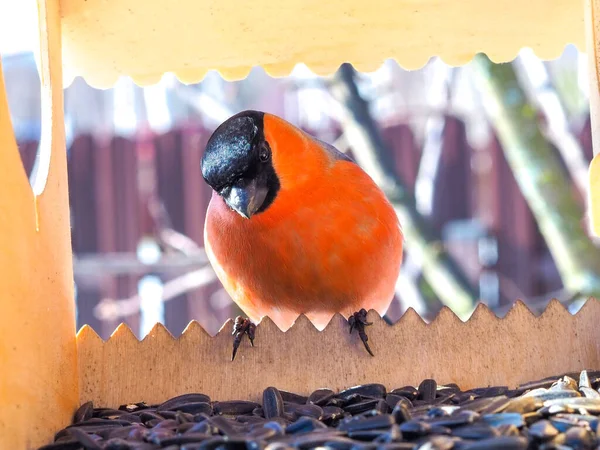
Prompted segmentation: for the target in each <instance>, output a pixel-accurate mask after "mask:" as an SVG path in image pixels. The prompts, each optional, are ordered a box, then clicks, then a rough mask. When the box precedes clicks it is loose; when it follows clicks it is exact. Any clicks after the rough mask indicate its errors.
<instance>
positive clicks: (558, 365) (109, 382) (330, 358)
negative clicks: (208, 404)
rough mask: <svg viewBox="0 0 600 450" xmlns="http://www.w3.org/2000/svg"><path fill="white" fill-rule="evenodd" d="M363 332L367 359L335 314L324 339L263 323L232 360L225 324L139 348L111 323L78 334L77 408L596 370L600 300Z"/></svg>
mask: <svg viewBox="0 0 600 450" xmlns="http://www.w3.org/2000/svg"><path fill="white" fill-rule="evenodd" d="M369 318H370V319H371V320H372V321H373V322H374V324H373V326H371V327H369V328H368V333H369V342H370V344H371V347H372V348H373V351H374V352H375V357H370V356H369V355H368V354H367V353H366V352H365V350H364V348H363V347H362V343H361V342H360V341H359V339H358V337H357V336H356V334H353V335H349V333H348V324H347V322H346V320H345V319H344V318H342V317H341V316H339V315H338V316H335V317H334V318H333V320H332V321H331V322H330V324H329V325H328V326H327V328H325V330H323V331H322V332H319V331H317V330H316V329H315V328H314V326H313V325H312V324H311V323H310V322H309V321H308V319H307V318H306V317H304V316H300V317H299V318H298V320H297V321H296V324H295V325H294V326H293V327H292V328H291V329H289V330H288V331H287V332H285V333H283V332H281V331H280V330H279V328H277V327H276V326H275V324H274V323H273V322H271V320H270V319H263V321H262V322H261V323H260V324H259V325H258V327H257V332H256V341H255V347H254V348H252V347H250V344H249V343H248V342H247V340H245V342H244V343H243V344H242V346H241V347H240V352H239V353H238V356H237V358H236V360H235V361H234V362H231V361H230V357H231V345H232V337H231V334H230V329H231V328H230V327H231V322H227V323H226V324H225V325H224V327H223V328H222V329H221V331H220V332H219V333H218V334H217V335H216V336H215V337H211V336H209V335H208V334H207V333H206V332H205V331H204V330H203V329H202V328H201V327H200V326H199V325H198V324H197V323H196V322H191V323H190V325H189V326H188V327H187V329H186V330H185V331H184V333H183V334H182V335H181V336H180V337H179V338H178V339H175V338H173V336H171V335H170V334H169V332H168V331H167V330H166V329H165V328H164V327H163V326H162V325H160V324H158V325H156V327H155V328H154V329H153V330H152V331H151V332H150V333H149V334H148V336H146V337H145V338H144V339H143V340H142V341H141V342H140V341H138V340H137V339H136V338H135V336H134V335H133V333H132V332H131V330H129V329H128V328H127V327H126V326H123V325H121V326H119V328H117V330H116V331H115V332H114V334H113V335H112V337H111V338H110V339H108V340H107V341H106V342H104V341H102V339H100V338H99V337H98V335H97V334H96V333H95V332H94V331H93V330H92V329H91V328H90V327H87V326H85V327H83V328H82V329H81V330H80V332H79V334H78V338H77V341H78V350H79V373H80V377H81V378H80V386H81V398H80V401H81V402H85V401H88V400H92V401H93V402H94V404H95V405H97V406H100V405H102V406H108V407H116V406H119V405H120V404H123V403H125V402H137V401H146V402H149V403H157V402H162V401H164V400H166V399H167V398H169V397H171V396H175V395H178V394H183V393H189V392H202V393H205V394H208V395H210V396H211V398H212V399H215V400H227V399H229V400H231V399H249V400H259V399H260V398H261V397H260V396H261V393H262V390H263V389H264V388H266V387H268V386H271V385H273V386H277V387H278V388H280V389H285V390H289V391H293V392H298V393H302V394H308V393H310V392H311V391H312V390H314V389H316V388H319V387H329V388H332V389H342V388H345V387H349V386H353V385H356V384H361V383H368V382H378V383H383V384H385V385H386V386H387V387H388V388H394V387H401V386H403V385H406V384H412V385H418V383H419V382H420V381H421V380H422V379H424V378H429V377H433V378H435V379H436V380H438V382H440V383H450V382H454V383H457V384H458V385H459V386H461V387H462V388H463V389H466V388H472V387H477V386H487V385H505V384H508V385H511V386H514V385H516V384H518V383H521V382H525V381H529V380H532V379H537V378H543V377H546V376H552V375H555V374H560V373H562V372H567V371H577V370H582V369H584V368H587V369H599V368H600V328H599V327H598V320H599V319H600V301H598V300H589V301H588V302H587V303H586V304H585V305H584V307H583V308H582V310H581V311H579V312H578V313H577V314H576V315H571V314H569V313H568V312H567V311H566V310H565V309H564V307H563V306H562V305H560V303H559V302H558V301H556V300H553V301H552V302H551V303H550V304H549V306H548V307H547V309H546V311H545V312H544V313H543V314H542V315H541V316H540V317H535V316H534V315H533V314H532V313H531V312H530V311H529V309H528V308H527V307H526V306H525V305H524V304H523V303H521V302H517V303H516V305H515V306H514V307H513V308H512V310H511V311H510V312H509V313H508V314H507V315H506V316H505V317H504V318H502V319H499V318H497V317H496V316H495V315H494V314H493V313H491V312H490V310H489V309H488V308H487V307H486V306H483V305H480V306H479V307H478V308H477V309H476V310H475V312H474V313H473V315H472V316H471V318H470V319H469V320H468V321H467V322H462V321H461V320H459V319H458V318H457V317H456V316H455V315H454V314H453V313H452V312H451V311H450V310H449V309H443V310H442V311H441V313H440V314H439V315H438V317H437V318H436V319H435V320H434V321H433V322H432V323H430V324H425V323H424V322H423V321H422V320H421V318H420V317H419V316H418V314H417V313H415V312H414V311H413V310H412V309H410V310H408V311H407V313H406V314H405V315H404V316H403V317H402V318H401V320H400V321H399V322H398V323H396V324H395V325H393V326H390V325H387V324H386V323H385V322H384V321H383V320H382V319H380V318H379V317H378V315H377V313H375V312H374V311H371V312H370V313H369Z"/></svg>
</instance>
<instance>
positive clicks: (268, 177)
mask: <svg viewBox="0 0 600 450" xmlns="http://www.w3.org/2000/svg"><path fill="white" fill-rule="evenodd" d="M263 119H264V113H262V112H260V111H243V112H241V113H238V114H236V115H235V116H232V117H230V118H229V119H227V120H226V121H225V122H223V123H222V124H221V125H219V127H218V128H217V129H216V130H215V132H214V133H213V134H212V136H211V137H210V139H209V140H208V143H207V144H206V150H205V151H204V156H203V157H202V177H203V178H204V180H205V181H206V182H207V183H208V184H209V185H210V187H212V188H213V189H214V190H215V192H217V193H218V194H219V195H220V196H221V197H223V199H224V200H225V203H227V205H229V207H230V208H231V209H233V210H234V211H237V212H238V213H239V214H240V215H241V216H243V217H245V218H247V219H249V218H250V217H251V216H253V215H254V214H258V213H261V212H263V211H265V210H266V209H267V208H268V207H269V206H270V205H271V203H273V200H275V197H276V196H277V192H278V191H279V188H280V184H279V179H278V178H277V174H276V173H275V169H274V167H273V163H272V159H271V147H270V146H269V143H268V142H267V141H266V139H265V135H264V128H263V124H264V120H263Z"/></svg>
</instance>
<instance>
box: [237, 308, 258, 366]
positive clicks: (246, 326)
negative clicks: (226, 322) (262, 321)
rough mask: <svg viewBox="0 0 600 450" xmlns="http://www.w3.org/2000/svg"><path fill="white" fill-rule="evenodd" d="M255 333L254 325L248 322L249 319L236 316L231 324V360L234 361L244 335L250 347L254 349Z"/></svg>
mask: <svg viewBox="0 0 600 450" xmlns="http://www.w3.org/2000/svg"><path fill="white" fill-rule="evenodd" d="M255 332H256V325H254V324H253V323H252V322H250V319H247V318H246V319H245V318H243V317H242V316H237V317H236V318H235V322H234V323H233V333H231V334H232V335H233V354H232V355H231V360H232V361H233V360H234V359H235V355H236V353H237V351H238V348H239V346H240V343H241V342H242V338H243V337H244V334H247V335H248V339H250V345H252V347H254V334H255Z"/></svg>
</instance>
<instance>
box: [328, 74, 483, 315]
mask: <svg viewBox="0 0 600 450" xmlns="http://www.w3.org/2000/svg"><path fill="white" fill-rule="evenodd" d="M354 76H355V72H354V69H353V68H352V66H350V65H349V64H343V65H342V66H341V67H340V69H339V71H338V72H337V73H336V75H335V77H334V81H333V82H332V83H331V87H330V91H331V94H332V95H333V97H334V98H336V99H337V100H338V101H339V102H340V104H341V106H342V107H343V111H344V113H343V117H342V126H343V128H344V133H345V134H346V136H347V138H348V141H349V142H351V143H352V148H353V150H354V155H355V156H356V159H357V161H358V163H359V164H360V165H361V166H362V167H363V168H364V169H365V170H366V172H367V173H368V174H369V175H370V176H371V177H372V178H373V180H374V181H375V182H376V183H377V185H379V187H381V189H382V190H383V192H384V193H385V194H386V195H387V197H388V199H389V200H390V202H391V203H392V204H393V206H394V208H395V210H396V213H397V214H398V216H399V218H400V221H401V223H402V228H403V232H404V235H405V238H406V247H407V249H408V251H409V252H411V253H413V252H414V253H415V254H418V255H419V256H420V257H421V259H422V265H423V275H424V277H425V278H426V279H427V280H428V282H429V283H430V284H431V287H432V288H433V289H434V290H435V292H436V294H437V295H438V297H439V298H440V300H441V301H442V302H443V303H444V304H445V305H448V306H449V307H451V308H452V310H453V311H454V312H455V313H456V314H458V315H459V316H462V317H465V316H467V315H468V314H470V312H471V311H472V309H473V307H474V304H475V302H476V300H477V294H476V293H475V291H474V290H473V288H472V287H471V286H470V284H469V282H468V280H467V278H466V277H465V275H464V274H463V272H462V270H461V269H460V268H459V267H458V266H457V264H456V263H455V262H454V261H453V260H452V258H451V257H450V256H449V255H448V254H447V253H446V252H445V250H444V248H443V244H442V242H441V239H440V237H439V236H437V235H436V234H435V232H434V231H433V230H432V229H431V227H429V226H428V224H427V222H426V221H425V219H424V218H423V217H422V216H421V215H420V214H419V213H418V212H417V209H416V207H415V201H414V197H413V196H412V195H410V194H408V193H407V192H406V189H405V187H404V186H403V185H402V183H401V181H400V180H399V179H398V177H397V176H396V173H395V171H394V170H393V169H392V167H393V164H392V161H391V152H390V151H389V149H388V148H387V145H386V144H385V142H384V141H383V138H382V136H381V134H380V132H379V130H378V128H377V125H376V124H375V122H374V121H373V119H372V117H371V114H370V112H369V107H368V104H367V103H366V101H365V100H364V99H363V98H362V97H361V96H360V94H359V92H358V88H357V86H356V83H355V80H354Z"/></svg>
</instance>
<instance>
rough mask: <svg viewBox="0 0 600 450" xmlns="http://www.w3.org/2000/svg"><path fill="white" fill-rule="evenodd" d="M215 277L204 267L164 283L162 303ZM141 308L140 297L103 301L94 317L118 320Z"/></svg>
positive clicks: (209, 268)
mask: <svg viewBox="0 0 600 450" xmlns="http://www.w3.org/2000/svg"><path fill="white" fill-rule="evenodd" d="M216 279H217V276H216V274H215V272H214V270H213V269H212V267H211V266H209V265H208V266H205V267H203V268H202V269H198V270H195V271H193V272H188V273H186V274H185V275H181V276H179V277H177V278H174V279H173V280H171V281H168V282H166V283H165V284H164V285H163V291H162V297H161V299H162V301H163V302H167V301H169V300H172V299H174V298H176V297H178V296H180V295H183V294H186V293H187V292H189V291H192V290H194V289H198V288H200V287H202V286H206V285H208V284H210V283H212V282H213V281H216ZM140 306H141V297H140V296H139V295H134V296H132V297H129V298H126V299H122V300H113V299H103V300H102V301H100V303H98V305H96V307H95V308H94V315H95V316H96V317H97V318H98V319H100V320H118V319H122V318H124V317H128V316H132V315H134V314H137V313H138V312H139V310H140Z"/></svg>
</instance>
